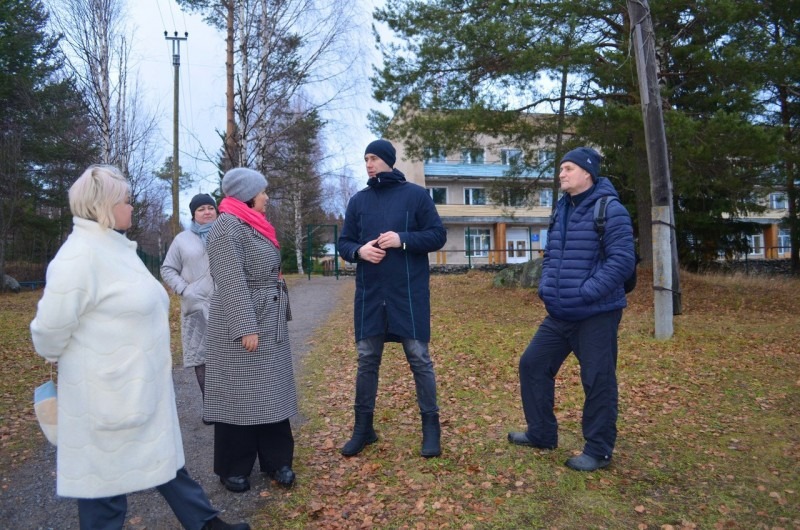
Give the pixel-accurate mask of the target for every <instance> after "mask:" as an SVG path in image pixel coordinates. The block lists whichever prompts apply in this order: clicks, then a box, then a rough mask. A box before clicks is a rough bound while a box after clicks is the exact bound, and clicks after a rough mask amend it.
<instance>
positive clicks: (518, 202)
mask: <svg viewBox="0 0 800 530" xmlns="http://www.w3.org/2000/svg"><path fill="white" fill-rule="evenodd" d="M527 200H528V193H527V191H526V190H525V188H508V189H506V190H504V191H503V205H504V206H514V207H521V206H525V203H526V202H527Z"/></svg>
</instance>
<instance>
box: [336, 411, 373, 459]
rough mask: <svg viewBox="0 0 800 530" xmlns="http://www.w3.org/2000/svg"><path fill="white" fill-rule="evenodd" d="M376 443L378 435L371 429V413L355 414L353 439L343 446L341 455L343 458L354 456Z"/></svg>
mask: <svg viewBox="0 0 800 530" xmlns="http://www.w3.org/2000/svg"><path fill="white" fill-rule="evenodd" d="M377 441H378V435H377V434H376V433H375V429H373V428H372V413H356V422H355V425H353V437H352V438H350V440H349V441H348V442H347V443H346V444H344V447H342V450H341V453H342V454H343V455H344V456H355V455H357V454H358V453H360V452H361V451H363V450H364V448H365V447H366V446H367V445H369V444H373V443H375V442H377Z"/></svg>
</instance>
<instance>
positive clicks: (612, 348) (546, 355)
mask: <svg viewBox="0 0 800 530" xmlns="http://www.w3.org/2000/svg"><path fill="white" fill-rule="evenodd" d="M621 319H622V310H621V309H619V310H616V311H609V312H607V313H601V314H599V315H595V316H593V317H590V318H587V319H585V320H581V321H579V322H566V321H564V320H557V319H555V318H552V317H550V316H547V317H545V319H544V321H543V322H542V324H541V326H539V329H538V330H537V331H536V334H535V335H534V336H533V340H531V342H530V344H529V345H528V347H527V348H526V349H525V352H524V353H523V354H522V357H521V358H520V360H519V383H520V391H521V393H522V408H523V410H524V412H525V421H526V422H527V423H528V430H527V433H526V434H527V436H528V439H530V440H531V441H532V442H533V443H534V444H536V445H539V446H542V447H556V446H557V445H558V422H557V420H556V416H555V414H554V413H553V406H554V404H555V403H554V402H555V379H556V375H557V374H558V370H559V369H560V368H561V365H562V364H563V363H564V360H565V359H566V358H567V356H568V355H569V354H570V353H571V352H573V353H575V356H576V357H577V358H578V363H579V364H580V368H581V383H582V384H583V392H584V394H585V400H584V403H583V420H582V427H583V438H584V440H585V445H584V449H583V452H584V453H586V454H587V455H589V456H592V457H594V458H599V459H607V458H611V454H612V452H613V451H614V444H615V442H616V440H617V406H618V390H617V331H618V329H619V322H620V320H621Z"/></svg>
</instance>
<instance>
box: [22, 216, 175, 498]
mask: <svg viewBox="0 0 800 530" xmlns="http://www.w3.org/2000/svg"><path fill="white" fill-rule="evenodd" d="M168 310H169V298H168V296H167V293H166V291H165V290H164V288H163V287H162V286H161V284H160V283H159V282H158V281H157V280H156V279H155V278H154V277H153V275H152V274H150V272H149V271H148V270H147V268H145V266H144V264H143V263H142V261H141V260H140V259H139V257H138V256H137V255H136V243H134V242H133V241H130V240H128V239H127V238H126V237H125V236H123V235H121V234H119V233H117V232H114V231H113V230H108V229H105V228H103V227H101V226H100V225H98V224H97V223H96V222H94V221H88V220H86V219H81V218H78V217H76V218H74V228H73V231H72V233H71V234H70V236H69V237H68V238H67V241H66V242H65V243H64V244H63V245H62V247H61V249H60V250H59V251H58V253H57V254H56V257H55V258H54V259H53V261H52V262H51V263H50V265H49V266H48V268H47V284H46V287H45V289H44V295H43V296H42V299H41V300H40V301H39V306H38V311H37V313H36V318H35V319H34V320H33V322H31V336H32V338H33V344H34V347H35V348H36V352H37V353H38V354H39V355H41V356H42V357H45V358H46V359H48V360H50V361H57V362H58V463H57V468H58V473H57V492H58V494H59V495H60V496H63V497H77V498H98V497H109V496H113V495H120V494H124V493H130V492H134V491H139V490H143V489H147V488H151V487H154V486H158V485H160V484H164V483H165V482H168V481H169V480H172V479H173V478H175V474H176V471H177V470H178V469H180V468H181V467H183V465H184V455H183V444H182V441H181V431H180V426H179V424H178V414H177V410H176V408H175V390H174V388H173V384H172V366H171V364H172V361H171V356H170V346H169V321H168Z"/></svg>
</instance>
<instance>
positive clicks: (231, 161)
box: [223, 0, 239, 169]
mask: <svg viewBox="0 0 800 530" xmlns="http://www.w3.org/2000/svg"><path fill="white" fill-rule="evenodd" d="M225 9H226V10H227V18H226V29H227V36H226V38H225V51H226V58H225V78H226V81H227V85H226V92H225V96H226V101H225V110H226V114H227V127H226V130H225V154H226V158H227V160H224V161H223V169H230V168H232V167H236V166H238V165H239V161H238V159H237V157H236V154H237V152H238V147H237V141H236V114H235V109H234V102H235V94H234V67H235V65H234V62H233V47H234V0H228V1H227V2H226V3H225Z"/></svg>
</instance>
